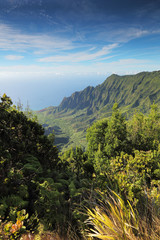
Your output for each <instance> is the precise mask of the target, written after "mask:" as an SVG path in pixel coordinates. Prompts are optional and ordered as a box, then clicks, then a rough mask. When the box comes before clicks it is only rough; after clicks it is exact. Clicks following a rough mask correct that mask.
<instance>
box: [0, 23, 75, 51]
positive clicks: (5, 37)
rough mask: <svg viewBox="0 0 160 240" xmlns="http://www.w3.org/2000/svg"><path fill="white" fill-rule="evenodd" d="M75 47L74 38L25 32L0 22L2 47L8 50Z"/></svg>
mask: <svg viewBox="0 0 160 240" xmlns="http://www.w3.org/2000/svg"><path fill="white" fill-rule="evenodd" d="M73 48H74V44H73V43H72V40H70V39H65V38H59V37H56V36H49V35H47V34H32V35H31V34H24V33H22V32H21V31H19V30H17V29H14V28H12V27H10V26H9V25H6V24H0V49H1V50H6V51H8V50H9V51H20V52H25V51H27V50H28V49H32V50H33V51H39V50H40V51H41V53H42V52H52V51H56V50H70V49H73Z"/></svg>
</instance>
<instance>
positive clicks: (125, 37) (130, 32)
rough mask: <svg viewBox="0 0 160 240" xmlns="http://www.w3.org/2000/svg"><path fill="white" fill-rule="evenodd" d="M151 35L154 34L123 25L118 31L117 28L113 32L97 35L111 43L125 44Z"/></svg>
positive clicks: (108, 31) (102, 32)
mask: <svg viewBox="0 0 160 240" xmlns="http://www.w3.org/2000/svg"><path fill="white" fill-rule="evenodd" d="M149 34H154V32H153V31H149V30H145V29H139V28H135V27H127V26H125V25H123V26H119V27H118V26H117V27H116V29H115V28H114V29H112V30H109V29H108V30H107V31H105V32H104V31H103V30H102V31H101V32H99V33H98V34H97V38H99V39H106V40H107V41H111V42H119V43H125V42H129V41H130V40H133V39H136V38H140V37H143V36H146V35H149Z"/></svg>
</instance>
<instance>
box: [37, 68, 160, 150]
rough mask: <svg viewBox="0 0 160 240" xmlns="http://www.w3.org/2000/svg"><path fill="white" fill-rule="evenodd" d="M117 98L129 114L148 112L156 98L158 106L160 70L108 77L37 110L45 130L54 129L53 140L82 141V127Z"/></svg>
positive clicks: (105, 111)
mask: <svg viewBox="0 0 160 240" xmlns="http://www.w3.org/2000/svg"><path fill="white" fill-rule="evenodd" d="M115 102H117V103H118V105H119V107H120V109H121V111H123V112H124V113H127V117H130V116H132V114H133V112H134V111H135V109H137V110H140V111H142V112H144V113H147V112H148V111H149V109H150V106H151V104H153V102H155V103H156V104H157V105H158V107H160V71H155V72H142V73H138V74H136V75H126V76H118V75H116V74H113V75H111V76H110V77H108V78H107V79H106V80H105V81H104V82H103V83H102V84H100V85H98V86H97V87H95V88H94V87H90V86H89V87H87V88H85V89H84V90H83V91H80V92H75V93H73V94H72V95H71V96H70V97H67V98H64V99H63V101H62V102H61V104H60V105H59V106H58V107H49V108H46V109H43V110H42V111H39V112H37V115H38V119H39V121H40V123H41V124H44V126H45V129H46V132H47V133H49V132H51V131H52V130H53V129H54V131H55V134H56V136H57V138H56V139H58V140H56V141H57V142H56V144H60V145H61V146H64V144H65V145H66V146H67V144H68V145H69V146H70V145H71V144H73V143H75V144H79V142H81V143H82V145H85V144H86V142H85V140H84V139H85V131H86V129H87V128H88V127H89V126H90V125H91V124H92V123H93V121H94V120H97V119H101V118H104V117H108V116H110V115H111V111H112V107H113V104H114V103H115Z"/></svg>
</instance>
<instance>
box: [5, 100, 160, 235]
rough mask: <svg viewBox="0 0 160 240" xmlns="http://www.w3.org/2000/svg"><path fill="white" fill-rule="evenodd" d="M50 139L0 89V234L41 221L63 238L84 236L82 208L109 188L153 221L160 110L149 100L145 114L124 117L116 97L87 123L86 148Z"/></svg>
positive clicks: (159, 194) (159, 189)
mask: <svg viewBox="0 0 160 240" xmlns="http://www.w3.org/2000/svg"><path fill="white" fill-rule="evenodd" d="M53 140H54V136H53V135H49V136H48V137H47V136H46V135H44V129H43V128H42V126H41V125H39V124H38V123H37V122H36V120H35V119H34V118H32V119H31V118H28V117H26V115H25V114H24V113H23V112H21V111H19V110H17V109H16V107H15V106H13V105H12V101H11V99H10V98H8V97H7V96H6V95H3V97H2V98H1V102H0V181H1V185H0V216H1V220H2V224H1V233H0V234H1V236H2V235H4V234H6V235H7V237H8V238H10V239H16V238H18V237H19V235H18V233H19V234H20V231H21V230H25V229H26V230H28V231H31V230H33V229H34V231H35V230H36V228H37V229H38V226H40V224H41V225H42V226H43V227H44V229H46V230H47V229H49V230H56V231H58V232H59V234H60V235H66V236H67V239H82V238H83V231H82V229H83V230H84V228H86V226H85V224H84V223H85V220H86V218H87V216H86V215H85V214H84V213H85V209H86V208H89V209H90V208H94V207H95V205H97V204H99V203H100V202H101V203H102V202H103V199H104V198H105V197H104V196H106V195H107V194H108V190H109V189H112V190H113V191H114V192H116V193H117V194H120V195H121V198H122V199H123V200H122V201H123V203H124V205H126V206H125V209H127V204H128V203H127V202H128V200H129V202H130V204H131V205H132V206H133V209H137V211H138V213H139V215H140V216H141V218H143V219H147V221H148V224H149V225H148V226H150V227H152V222H153V215H154V216H155V215H156V216H158V214H159V209H160V208H159V207H160V114H159V113H158V108H157V106H156V105H155V104H153V105H152V107H151V110H150V113H149V114H148V115H144V114H142V113H141V112H136V113H135V114H134V115H133V117H132V118H131V119H130V120H126V119H125V117H124V115H123V114H122V113H121V112H120V110H119V109H118V104H117V103H115V104H114V106H113V110H112V116H111V117H110V118H105V119H103V120H99V121H97V122H94V123H93V125H92V126H91V127H90V128H88V130H87V142H88V145H87V149H86V150H84V149H82V148H81V147H76V148H71V149H69V150H67V151H65V152H64V153H61V154H59V156H58V150H57V148H56V147H55V146H53ZM98 192H101V194H99V193H98ZM113 209H114V208H113ZM133 211H134V210H133ZM94 214H95V216H97V215H96V212H95V211H94ZM95 228H96V227H95ZM148 229H150V228H148ZM71 232H72V233H71ZM73 232H74V237H71V236H73V235H72V234H73ZM133 234H134V232H133ZM2 239H3V238H2Z"/></svg>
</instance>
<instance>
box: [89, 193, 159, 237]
mask: <svg viewBox="0 0 160 240" xmlns="http://www.w3.org/2000/svg"><path fill="white" fill-rule="evenodd" d="M88 215H89V219H88V220H87V224H88V226H90V229H89V233H88V239H94V238H96V239H101V240H109V239H110V240H160V219H158V218H153V219H152V226H151V225H150V224H148V221H147V220H148V219H143V220H142V219H140V218H139V217H138V214H137V213H136V212H135V211H133V208H132V206H131V205H130V203H129V202H128V205H127V207H126V206H125V204H124V201H123V200H122V199H121V198H120V197H119V196H118V195H117V194H115V193H113V194H112V195H110V197H109V199H108V201H107V203H106V204H105V205H102V206H97V207H96V208H95V209H94V210H88Z"/></svg>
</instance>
